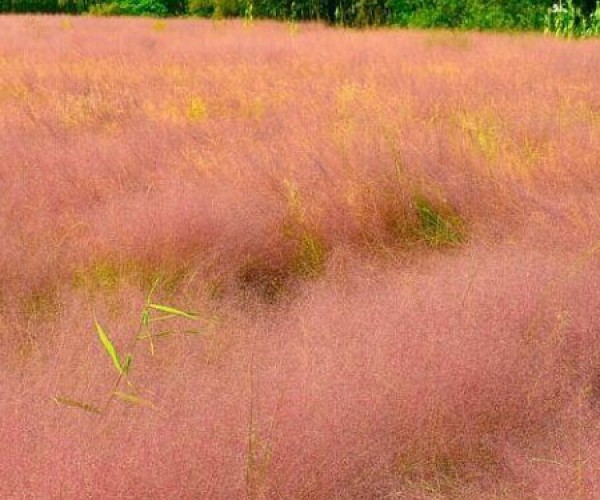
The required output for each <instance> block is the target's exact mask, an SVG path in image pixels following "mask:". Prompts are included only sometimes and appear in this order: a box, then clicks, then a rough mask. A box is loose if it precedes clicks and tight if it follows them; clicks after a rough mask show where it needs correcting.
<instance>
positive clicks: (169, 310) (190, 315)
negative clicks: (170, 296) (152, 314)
mask: <svg viewBox="0 0 600 500" xmlns="http://www.w3.org/2000/svg"><path fill="white" fill-rule="evenodd" d="M148 307H149V308H151V309H154V310H155V311H160V312H164V313H167V314H172V315H173V316H180V317H182V318H187V319H198V314H196V313H193V312H186V311H182V310H181V309H175V308H174V307H170V306H163V305H162V304H148Z"/></svg>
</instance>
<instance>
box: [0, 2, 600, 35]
mask: <svg viewBox="0 0 600 500" xmlns="http://www.w3.org/2000/svg"><path fill="white" fill-rule="evenodd" d="M567 5H569V6H570V7H569V8H570V9H572V10H573V12H579V15H580V16H582V17H588V16H591V17H590V18H593V16H594V15H600V4H598V3H597V0H555V3H554V4H552V3H550V2H549V0H493V1H492V0H0V12H2V13H51V14H59V13H61V14H84V13H91V14H96V15H151V16H182V15H195V16H203V17H213V18H225V17H246V18H252V19H260V18H268V19H282V20H287V21H308V20H314V21H323V22H327V23H330V24H341V25H346V26H357V27H360V26H372V25H398V26H409V27H418V28H426V27H442V28H462V29H494V30H540V29H544V27H547V26H548V19H549V17H548V16H551V15H552V14H553V13H554V14H555V13H556V12H559V13H560V12H563V11H564V12H568V11H567V9H566V6H567Z"/></svg>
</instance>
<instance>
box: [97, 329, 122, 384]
mask: <svg viewBox="0 0 600 500" xmlns="http://www.w3.org/2000/svg"><path fill="white" fill-rule="evenodd" d="M94 325H95V326H96V331H97V332H98V337H99V338H100V342H101V343H102V346H103V347H104V350H105V351H106V352H107V354H108V355H109V356H110V359H112V362H113V364H114V365H115V368H116V369H117V371H118V372H119V373H120V374H121V375H122V374H123V373H125V370H124V369H123V365H121V360H120V359H119V355H118V354H117V350H116V349H115V346H114V345H113V343H112V342H111V340H110V339H109V338H108V335H107V334H106V332H105V331H104V328H102V326H101V325H100V323H98V320H97V319H96V318H94Z"/></svg>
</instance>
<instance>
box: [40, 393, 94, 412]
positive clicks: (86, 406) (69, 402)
mask: <svg viewBox="0 0 600 500" xmlns="http://www.w3.org/2000/svg"><path fill="white" fill-rule="evenodd" d="M52 400H53V401H54V402H55V403H56V404H58V405H62V406H70V407H71V408H79V409H80V410H84V411H87V412H90V413H97V414H101V413H102V412H101V411H100V409H98V408H97V407H96V406H94V405H92V404H90V403H86V402H84V401H78V400H76V399H72V398H67V397H65V396H59V395H56V396H54V397H53V398H52Z"/></svg>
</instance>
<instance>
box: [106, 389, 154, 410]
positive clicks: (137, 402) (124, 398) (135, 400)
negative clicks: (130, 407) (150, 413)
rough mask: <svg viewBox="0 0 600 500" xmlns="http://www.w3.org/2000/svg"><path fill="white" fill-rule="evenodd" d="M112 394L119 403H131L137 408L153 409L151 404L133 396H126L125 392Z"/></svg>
mask: <svg viewBox="0 0 600 500" xmlns="http://www.w3.org/2000/svg"><path fill="white" fill-rule="evenodd" d="M113 394H114V395H115V396H116V397H117V398H119V399H120V400H121V401H125V402H126V403H131V404H134V405H139V406H148V407H150V408H155V406H154V405H153V404H152V402H150V401H148V400H147V399H143V398H140V397H139V396H136V395H134V394H128V393H126V392H120V391H115V392H113Z"/></svg>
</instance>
